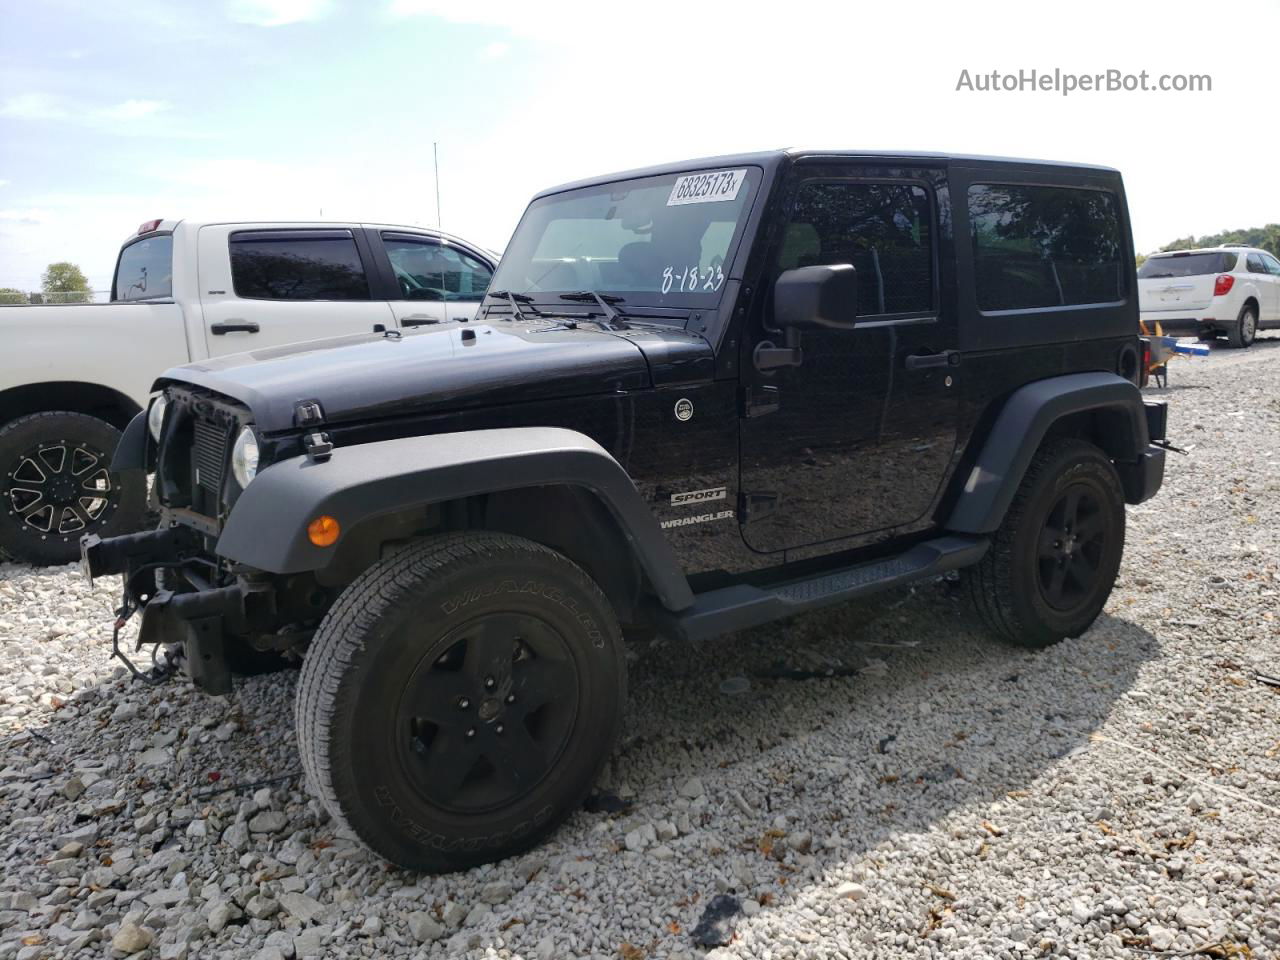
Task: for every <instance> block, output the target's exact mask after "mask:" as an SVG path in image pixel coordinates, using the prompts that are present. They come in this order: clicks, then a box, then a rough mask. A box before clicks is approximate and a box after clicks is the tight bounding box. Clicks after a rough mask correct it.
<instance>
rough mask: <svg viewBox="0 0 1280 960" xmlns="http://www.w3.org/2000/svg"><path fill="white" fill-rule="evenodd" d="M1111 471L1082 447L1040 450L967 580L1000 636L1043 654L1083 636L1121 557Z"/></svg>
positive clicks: (1057, 445) (1120, 506)
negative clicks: (1048, 648)
mask: <svg viewBox="0 0 1280 960" xmlns="http://www.w3.org/2000/svg"><path fill="white" fill-rule="evenodd" d="M1124 528H1125V513H1124V495H1123V493H1122V488H1121V486H1120V478H1119V477H1118V476H1117V475H1116V469H1115V466H1114V465H1112V463H1111V461H1110V460H1109V459H1107V456H1106V454H1104V453H1103V452H1102V451H1101V450H1099V449H1098V448H1097V447H1095V446H1093V444H1091V443H1086V442H1085V441H1083V440H1059V441H1056V442H1053V443H1051V444H1049V445H1047V446H1045V447H1044V448H1042V449H1041V450H1040V451H1039V452H1038V453H1037V454H1036V456H1035V458H1034V459H1033V460H1032V462H1031V466H1030V467H1028V469H1027V473H1026V476H1025V477H1023V480H1022V483H1021V485H1020V486H1019V487H1018V492H1017V494H1016V495H1015V496H1014V499H1013V503H1012V504H1010V506H1009V511H1008V513H1007V514H1006V515H1005V518H1004V522H1003V523H1002V524H1001V526H1000V529H999V530H998V531H997V532H996V535H995V536H994V537H993V538H992V543H991V548H990V549H989V550H988V551H987V553H986V556H984V557H983V558H982V560H981V561H980V562H979V563H978V564H977V565H976V566H974V567H971V568H969V569H968V570H966V571H965V572H964V580H965V581H966V584H967V587H968V593H969V599H970V603H971V605H972V606H973V608H974V609H975V610H976V612H977V613H978V615H979V617H980V619H981V620H982V621H983V622H984V624H985V625H986V626H987V628H988V629H989V630H991V632H992V633H994V634H995V635H996V636H997V637H999V638H1000V639H1002V640H1005V641H1007V642H1009V643H1014V644H1018V645H1020V646H1027V647H1045V646H1048V645H1050V644H1052V643H1056V642H1057V641H1059V640H1061V639H1062V638H1063V637H1078V636H1079V635H1080V634H1082V633H1084V631H1085V630H1087V629H1088V628H1089V626H1090V624H1092V623H1093V621H1094V620H1095V619H1097V616H1098V614H1099V613H1101V612H1102V607H1103V605H1104V604H1105V603H1106V602H1107V597H1109V596H1110V595H1111V588H1112V586H1114V584H1115V580H1116V574H1117V573H1118V571H1119V569H1120V558H1121V555H1122V554H1123V552H1124Z"/></svg>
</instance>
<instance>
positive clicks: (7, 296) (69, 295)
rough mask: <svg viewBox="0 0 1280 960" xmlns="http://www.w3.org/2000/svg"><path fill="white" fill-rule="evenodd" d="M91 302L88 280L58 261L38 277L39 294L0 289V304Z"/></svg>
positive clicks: (91, 295)
mask: <svg viewBox="0 0 1280 960" xmlns="http://www.w3.org/2000/svg"><path fill="white" fill-rule="evenodd" d="M91 300H93V289H92V288H91V287H90V286H89V279H88V277H86V276H85V275H84V271H83V270H81V269H80V268H79V267H78V266H76V265H75V264H74V263H68V262H67V261H65V260H63V261H59V262H58V263H51V264H49V266H48V267H46V268H45V271H44V274H43V275H42V276H41V277H40V290H39V292H31V293H28V292H26V291H24V290H17V289H15V288H13V287H0V304H13V303H88V302H90V301H91Z"/></svg>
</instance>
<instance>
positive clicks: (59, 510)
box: [0, 411, 146, 564]
mask: <svg viewBox="0 0 1280 960" xmlns="http://www.w3.org/2000/svg"><path fill="white" fill-rule="evenodd" d="M119 441H120V431H118V430H117V429H116V428H115V427H113V426H111V424H109V423H106V422H104V421H102V420H99V419H98V418H97V417H91V416H88V415H86V414H82V413H70V412H65V411H55V412H49V413H35V414H31V415H30V416H26V417H21V418H19V419H17V420H14V421H13V422H11V423H8V424H6V425H5V426H4V427H3V428H2V429H0V551H2V552H4V553H7V554H9V555H10V556H12V557H13V558H14V559H17V560H23V561H26V562H27V563H36V564H57V563H71V562H73V561H75V560H78V559H79V557H80V538H81V537H82V536H84V535H85V534H87V533H97V534H100V535H101V536H104V537H109V536H115V535H117V534H121V533H132V532H133V531H135V530H139V529H141V528H142V527H143V526H144V523H145V500H146V481H145V478H143V477H142V476H141V475H137V476H134V475H124V474H119V473H116V472H114V471H112V470H111V457H112V455H113V454H114V453H115V449H116V444H117V443H119Z"/></svg>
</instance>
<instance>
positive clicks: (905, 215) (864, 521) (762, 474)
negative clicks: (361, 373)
mask: <svg viewBox="0 0 1280 960" xmlns="http://www.w3.org/2000/svg"><path fill="white" fill-rule="evenodd" d="M783 189H784V197H783V204H784V210H785V211H786V213H785V217H786V222H785V224H784V225H783V226H782V229H780V230H779V231H778V232H777V234H776V240H775V242H774V249H773V250H772V251H771V253H770V254H769V260H768V265H767V266H766V276H765V283H763V284H762V285H761V286H762V290H763V291H764V294H765V295H764V297H763V298H758V299H757V303H756V306H755V311H754V312H755V317H754V318H753V319H752V321H751V324H750V325H749V327H748V330H747V335H746V336H744V337H743V338H742V340H743V344H742V345H743V353H742V355H741V356H742V361H741V363H742V367H741V369H742V379H743V381H744V386H745V393H744V398H743V399H744V403H743V419H742V420H741V421H740V433H739V436H740V449H741V466H740V470H741V488H742V501H741V510H740V511H739V515H740V521H741V523H742V537H743V539H744V540H745V541H746V543H747V545H748V546H749V547H751V548H752V549H753V550H757V551H761V552H773V551H778V550H784V549H786V550H789V549H792V548H799V547H804V546H806V545H809V544H816V543H820V542H826V541H833V540H840V539H845V538H849V537H858V538H871V539H874V538H876V537H879V536H885V535H888V534H889V532H890V531H899V532H901V531H904V530H906V529H916V528H921V527H924V526H927V525H928V524H929V522H930V519H929V518H930V511H931V508H932V506H933V504H934V502H935V501H936V499H937V497H938V494H939V491H940V488H941V486H942V483H943V481H944V479H945V478H946V476H947V474H948V471H949V469H950V462H951V457H952V453H953V451H954V450H955V445H956V426H957V418H958V410H959V407H958V386H957V385H958V383H959V380H960V376H961V373H962V370H961V367H960V366H959V359H960V357H959V354H958V353H957V352H956V349H957V346H958V341H957V332H956V317H955V312H954V308H953V307H952V306H950V304H953V303H954V297H948V296H944V295H943V291H944V290H945V289H946V287H945V285H944V279H943V277H947V278H948V279H947V280H946V282H951V281H950V280H949V271H948V272H947V273H945V274H944V275H943V277H940V276H939V273H940V271H939V267H938V265H939V264H940V263H946V262H947V260H948V257H950V256H951V255H952V253H951V249H952V248H951V238H950V236H949V233H946V232H945V230H944V228H942V227H940V226H939V224H940V223H941V224H946V223H947V222H948V220H947V217H945V216H940V215H939V211H944V212H945V211H948V200H947V196H948V194H947V187H946V179H945V175H944V172H943V171H942V170H941V169H929V168H903V167H891V166H872V165H863V164H858V163H854V162H848V161H846V162H839V163H835V162H830V161H828V162H813V163H808V164H799V165H797V166H796V167H795V168H794V169H793V171H792V174H791V179H790V181H789V182H788V183H787V184H785V185H784V187H783ZM940 239H941V243H940V242H939V241H940ZM841 263H851V264H853V266H854V267H855V269H856V270H857V271H858V313H857V324H856V326H854V327H853V328H852V329H849V328H844V329H819V330H805V331H804V332H803V333H802V334H801V335H800V347H801V357H800V359H799V363H798V365H795V366H781V367H778V368H775V369H764V370H761V369H760V368H759V366H758V365H757V363H756V362H755V349H756V348H757V347H758V346H760V345H762V344H765V343H769V344H773V345H775V346H776V345H778V344H779V343H780V342H781V334H780V333H779V332H777V331H774V330H772V329H771V324H770V323H769V320H770V317H771V316H772V305H771V302H770V300H771V297H772V290H773V283H774V281H775V280H776V278H777V276H778V274H779V273H781V272H782V271H784V270H788V269H791V268H794V267H803V266H811V265H821V264H841Z"/></svg>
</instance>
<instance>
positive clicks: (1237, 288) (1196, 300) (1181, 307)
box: [1138, 244, 1280, 347]
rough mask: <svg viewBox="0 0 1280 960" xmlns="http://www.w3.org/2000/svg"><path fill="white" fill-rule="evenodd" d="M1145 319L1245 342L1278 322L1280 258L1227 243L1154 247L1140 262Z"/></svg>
mask: <svg viewBox="0 0 1280 960" xmlns="http://www.w3.org/2000/svg"><path fill="white" fill-rule="evenodd" d="M1138 303H1139V309H1140V310H1141V316H1142V320H1143V321H1144V322H1146V323H1147V324H1148V326H1149V327H1150V326H1151V325H1152V324H1153V323H1155V322H1158V323H1159V324H1160V326H1161V328H1162V329H1163V330H1164V332H1165V333H1194V334H1198V335H1199V336H1200V338H1201V339H1210V338H1213V337H1217V336H1221V335H1223V334H1225V335H1226V336H1227V338H1228V339H1229V340H1230V342H1231V345H1232V346H1233V347H1247V346H1249V345H1250V344H1252V343H1253V338H1254V337H1255V336H1257V333H1258V331H1259V330H1262V329H1266V328H1267V327H1280V260H1277V259H1276V258H1275V257H1273V256H1272V255H1271V254H1269V253H1267V251H1265V250H1258V249H1256V248H1254V247H1245V246H1240V245H1232V244H1227V245H1225V246H1221V247H1210V248H1208V249H1205V250H1174V251H1172V252H1170V253H1156V254H1152V255H1151V256H1150V257H1148V258H1147V261H1146V262H1145V263H1144V264H1143V265H1142V266H1141V267H1139V268H1138Z"/></svg>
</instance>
